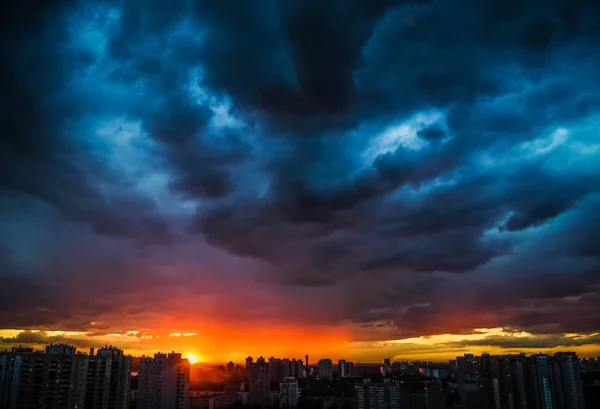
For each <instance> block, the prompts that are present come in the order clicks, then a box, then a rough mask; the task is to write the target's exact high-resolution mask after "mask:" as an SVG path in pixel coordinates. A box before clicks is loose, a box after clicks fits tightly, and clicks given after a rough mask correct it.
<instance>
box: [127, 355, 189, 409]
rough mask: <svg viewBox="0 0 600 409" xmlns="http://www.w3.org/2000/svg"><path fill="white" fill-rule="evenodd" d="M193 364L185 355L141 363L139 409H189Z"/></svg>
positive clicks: (152, 359)
mask: <svg viewBox="0 0 600 409" xmlns="http://www.w3.org/2000/svg"><path fill="white" fill-rule="evenodd" d="M189 385H190V363H189V361H188V360H187V359H183V358H181V354H176V353H174V352H172V353H170V354H161V353H158V354H155V355H154V358H142V359H141V360H140V372H139V375H138V395H137V396H138V409H188V393H189Z"/></svg>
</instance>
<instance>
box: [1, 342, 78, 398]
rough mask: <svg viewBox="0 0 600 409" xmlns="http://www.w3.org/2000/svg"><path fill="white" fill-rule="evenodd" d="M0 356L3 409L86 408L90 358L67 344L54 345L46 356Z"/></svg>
mask: <svg viewBox="0 0 600 409" xmlns="http://www.w3.org/2000/svg"><path fill="white" fill-rule="evenodd" d="M0 355H1V357H0V404H1V405H2V406H1V407H2V409H5V408H6V409H15V408H16V409H37V408H47V409H77V408H82V407H83V401H84V398H85V379H86V371H87V363H88V360H87V358H88V357H87V355H84V354H77V353H76V350H75V348H74V347H72V346H70V345H64V344H51V345H49V346H48V347H46V353H43V352H32V351H31V350H29V349H28V350H23V349H13V351H12V352H6V353H3V354H0Z"/></svg>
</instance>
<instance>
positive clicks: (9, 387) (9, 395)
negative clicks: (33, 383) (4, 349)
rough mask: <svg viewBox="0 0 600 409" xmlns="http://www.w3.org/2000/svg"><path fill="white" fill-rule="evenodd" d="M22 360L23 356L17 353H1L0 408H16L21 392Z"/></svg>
mask: <svg viewBox="0 0 600 409" xmlns="http://www.w3.org/2000/svg"><path fill="white" fill-rule="evenodd" d="M28 352H31V351H28ZM22 359H23V358H22V357H21V355H17V354H15V353H0V408H7V409H13V408H14V407H15V404H16V402H17V396H18V392H19V380H20V378H21V365H22V363H23V361H22Z"/></svg>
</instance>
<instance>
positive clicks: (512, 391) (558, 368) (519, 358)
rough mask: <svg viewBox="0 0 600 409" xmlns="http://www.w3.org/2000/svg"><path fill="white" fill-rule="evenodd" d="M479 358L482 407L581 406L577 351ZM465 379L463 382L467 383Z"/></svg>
mask: <svg viewBox="0 0 600 409" xmlns="http://www.w3.org/2000/svg"><path fill="white" fill-rule="evenodd" d="M474 359H478V362H479V376H478V382H477V384H478V387H479V390H478V403H477V406H476V407H477V408H478V409H479V408H481V409H505V408H507V409H583V408H584V406H585V405H584V399H583V388H582V383H581V368H580V363H579V359H578V358H577V355H576V354H574V353H570V352H561V353H557V354H555V355H554V356H549V355H546V354H537V355H531V356H530V357H526V356H525V354H521V355H505V356H497V355H496V356H493V355H487V354H484V355H482V356H481V357H480V358H474ZM467 384H468V381H465V382H463V385H467Z"/></svg>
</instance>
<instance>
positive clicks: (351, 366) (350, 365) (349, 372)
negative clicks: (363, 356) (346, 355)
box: [346, 362, 356, 376]
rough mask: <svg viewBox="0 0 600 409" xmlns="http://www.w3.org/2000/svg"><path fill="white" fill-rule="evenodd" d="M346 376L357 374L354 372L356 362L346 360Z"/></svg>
mask: <svg viewBox="0 0 600 409" xmlns="http://www.w3.org/2000/svg"><path fill="white" fill-rule="evenodd" d="M346 376H356V374H355V373H354V362H346Z"/></svg>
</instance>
